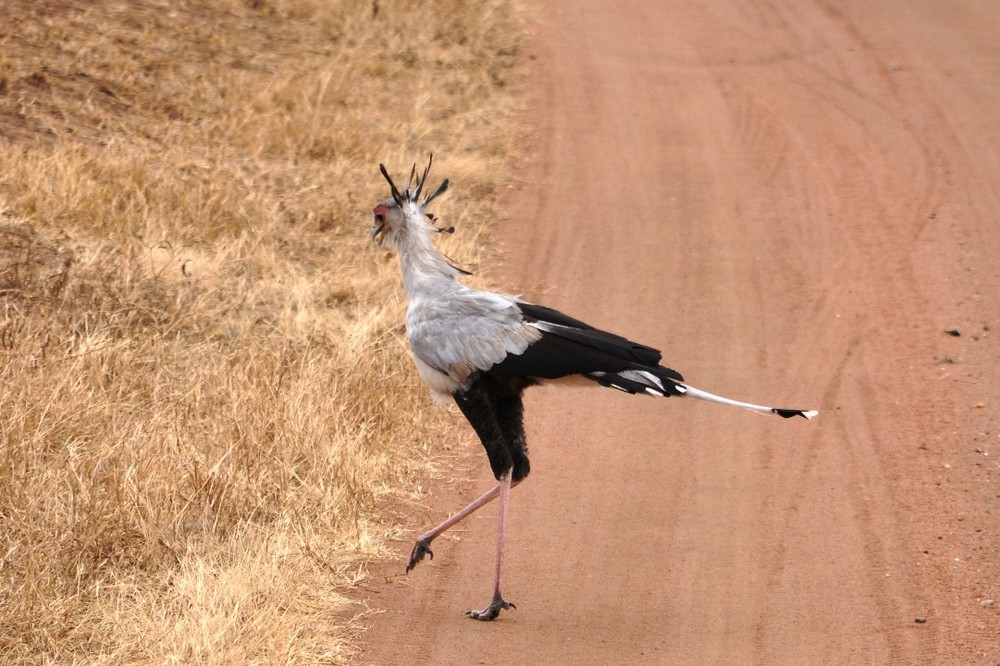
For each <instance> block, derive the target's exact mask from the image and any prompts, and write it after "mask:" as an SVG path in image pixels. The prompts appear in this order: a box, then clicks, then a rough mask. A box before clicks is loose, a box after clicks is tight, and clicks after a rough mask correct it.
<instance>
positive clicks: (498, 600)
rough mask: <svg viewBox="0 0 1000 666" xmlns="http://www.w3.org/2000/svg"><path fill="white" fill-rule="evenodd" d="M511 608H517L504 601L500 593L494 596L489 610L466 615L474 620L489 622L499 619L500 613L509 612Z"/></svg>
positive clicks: (471, 612)
mask: <svg viewBox="0 0 1000 666" xmlns="http://www.w3.org/2000/svg"><path fill="white" fill-rule="evenodd" d="M509 608H517V606H515V605H514V604H512V603H511V602H509V601H504V600H503V597H501V596H500V591H499V590H497V592H496V593H495V594H494V595H493V601H492V602H491V603H490V605H489V607H488V608H485V609H483V610H478V611H477V610H470V611H469V612H467V613H466V614H465V615H466V616H467V617H471V618H472V619H473V620H482V621H484V622H488V621H489V620H495V619H497V615H500V611H502V610H507V609H509Z"/></svg>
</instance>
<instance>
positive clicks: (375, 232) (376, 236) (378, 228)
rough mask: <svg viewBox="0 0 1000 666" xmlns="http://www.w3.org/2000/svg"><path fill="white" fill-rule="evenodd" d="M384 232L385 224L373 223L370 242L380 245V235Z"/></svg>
mask: <svg viewBox="0 0 1000 666" xmlns="http://www.w3.org/2000/svg"><path fill="white" fill-rule="evenodd" d="M384 232H385V222H375V223H374V224H372V240H373V241H375V242H376V243H378V244H379V245H381V244H382V237H383V236H382V234H383V233H384Z"/></svg>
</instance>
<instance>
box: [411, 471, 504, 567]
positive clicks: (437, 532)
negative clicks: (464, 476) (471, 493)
mask: <svg viewBox="0 0 1000 666" xmlns="http://www.w3.org/2000/svg"><path fill="white" fill-rule="evenodd" d="M501 485H503V484H497V485H496V486H494V487H493V488H491V489H490V490H487V491H486V492H485V493H483V494H482V495H481V496H480V497H479V498H478V499H476V500H473V502H472V503H471V504H469V506H467V507H465V508H464V509H462V510H461V511H459V512H458V513H456V514H455V515H454V516H452V517H451V518H449V519H448V520H446V521H444V522H443V523H441V524H440V525H437V526H435V527H433V528H431V529H430V530H429V531H427V532H424V533H423V534H421V535H420V536H419V537H418V538H417V543H416V544H415V545H414V546H413V551H412V552H410V561H409V562H407V563H406V571H407V572H409V571H410V569H412V568H413V567H415V566H417V563H418V562H419V561H420V560H422V559H424V555H430V556H431V559H432V560H433V559H434V552H433V551H431V541H433V540H434V539H436V538H438V537H439V536H441V534H443V533H444V532H445V531H447V530H449V529H451V528H452V527H454V526H455V525H457V524H458V523H459V522H461V521H462V520H463V519H465V518H467V517H468V516H470V515H472V514H473V513H475V512H476V510H478V509H481V508H482V507H484V506H485V505H487V504H489V503H490V502H492V501H493V500H494V499H495V498H496V496H497V495H499V494H500V486H501Z"/></svg>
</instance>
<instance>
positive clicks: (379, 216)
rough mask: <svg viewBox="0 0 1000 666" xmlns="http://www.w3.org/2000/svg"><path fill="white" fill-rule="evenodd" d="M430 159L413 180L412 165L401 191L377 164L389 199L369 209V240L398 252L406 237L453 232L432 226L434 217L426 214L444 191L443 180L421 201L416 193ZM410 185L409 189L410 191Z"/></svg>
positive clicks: (419, 188) (422, 184)
mask: <svg viewBox="0 0 1000 666" xmlns="http://www.w3.org/2000/svg"><path fill="white" fill-rule="evenodd" d="M433 159H434V156H433V155H431V156H430V157H429V158H428V160H427V168H425V169H424V173H423V175H421V176H420V178H419V179H417V178H416V175H417V165H416V164H414V165H413V168H412V169H411V170H410V179H409V180H408V181H407V183H406V187H405V188H403V191H402V192H400V191H399V189H398V188H397V187H396V184H395V183H393V182H392V178H390V177H389V172H388V171H386V169H385V166H384V165H382V164H379V165H378V168H379V170H380V171H381V172H382V175H383V176H384V177H385V179H386V181H387V182H388V183H389V188H390V190H391V192H392V198H391V199H386V200H385V201H383V202H382V203H380V204H378V205H377V206H375V208H373V209H372V240H374V241H375V242H376V243H378V244H379V245H382V244H383V243H384V244H386V245H388V246H389V247H391V248H393V249H395V250H399V249H401V247H402V246H403V243H405V242H406V239H407V238H408V237H409V236H410V235H413V234H422V233H426V232H442V231H444V232H447V233H453V232H454V231H455V228H454V227H439V226H437V225H435V224H434V222H435V220H436V218H435V217H434V216H433V215H432V214H431V213H428V212H427V206H428V205H429V204H430V203H431V202H432V201H434V199H436V198H437V197H439V196H441V195H442V194H444V191H445V190H447V189H448V181H447V180H445V181H443V182H442V183H441V184H440V185H439V186H438V188H437V190H435V191H434V193H433V194H428V195H427V196H426V197H425V198H424V200H423V201H420V194H421V192H422V191H423V190H424V185H425V184H426V182H427V174H429V173H430V170H431V162H432V161H433ZM411 185H412V186H413V189H411Z"/></svg>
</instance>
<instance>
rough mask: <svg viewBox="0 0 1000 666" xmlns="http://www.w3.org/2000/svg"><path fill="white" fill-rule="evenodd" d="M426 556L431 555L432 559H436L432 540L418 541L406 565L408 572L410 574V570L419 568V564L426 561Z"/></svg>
mask: <svg viewBox="0 0 1000 666" xmlns="http://www.w3.org/2000/svg"><path fill="white" fill-rule="evenodd" d="M424 555H430V556H431V559H432V560H433V559H434V551H432V550H431V540H430V539H417V543H416V544H414V546H413V550H412V551H410V559H409V561H408V562H407V563H406V571H407V572H409V571H410V569H412V568H413V567H415V566H417V563H418V562H420V560H422V559H424Z"/></svg>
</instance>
